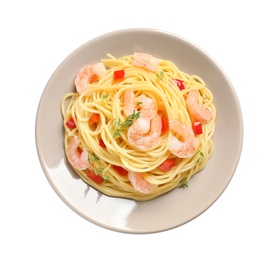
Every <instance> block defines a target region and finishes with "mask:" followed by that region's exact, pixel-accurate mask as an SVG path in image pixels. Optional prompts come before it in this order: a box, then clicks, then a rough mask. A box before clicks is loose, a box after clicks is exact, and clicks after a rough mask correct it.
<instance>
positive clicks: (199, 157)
mask: <svg viewBox="0 0 278 260" xmlns="http://www.w3.org/2000/svg"><path fill="white" fill-rule="evenodd" d="M197 154H198V157H197V158H196V163H199V162H200V160H201V159H202V157H204V154H203V152H202V151H201V150H199V151H198V152H197Z"/></svg>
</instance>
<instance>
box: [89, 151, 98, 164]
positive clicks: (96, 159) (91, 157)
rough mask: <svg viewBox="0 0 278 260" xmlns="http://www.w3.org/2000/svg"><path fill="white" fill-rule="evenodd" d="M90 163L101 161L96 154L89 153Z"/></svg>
mask: <svg viewBox="0 0 278 260" xmlns="http://www.w3.org/2000/svg"><path fill="white" fill-rule="evenodd" d="M88 161H89V163H91V162H94V161H99V158H98V157H97V156H96V155H95V154H94V153H89V154H88Z"/></svg>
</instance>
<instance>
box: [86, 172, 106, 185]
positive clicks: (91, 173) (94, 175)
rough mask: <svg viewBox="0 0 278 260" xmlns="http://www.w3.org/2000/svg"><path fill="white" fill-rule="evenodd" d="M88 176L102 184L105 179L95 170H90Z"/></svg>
mask: <svg viewBox="0 0 278 260" xmlns="http://www.w3.org/2000/svg"><path fill="white" fill-rule="evenodd" d="M87 176H88V178H90V179H91V180H92V181H94V182H95V183H97V184H101V183H102V181H103V178H102V176H101V175H99V174H95V173H94V172H93V171H90V170H89V171H88V172H87Z"/></svg>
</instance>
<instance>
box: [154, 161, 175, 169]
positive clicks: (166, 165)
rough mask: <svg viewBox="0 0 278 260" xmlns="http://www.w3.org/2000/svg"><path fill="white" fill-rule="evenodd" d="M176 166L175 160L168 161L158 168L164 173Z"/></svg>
mask: <svg viewBox="0 0 278 260" xmlns="http://www.w3.org/2000/svg"><path fill="white" fill-rule="evenodd" d="M174 166H175V159H166V160H165V161H164V162H163V163H162V164H160V165H159V166H158V167H157V168H158V169H159V170H161V171H163V172H168V171H170V170H171V169H172V168H173V167H174Z"/></svg>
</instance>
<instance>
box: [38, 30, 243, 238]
mask: <svg viewBox="0 0 278 260" xmlns="http://www.w3.org/2000/svg"><path fill="white" fill-rule="evenodd" d="M134 52H145V53H150V54H152V55H153V56H155V57H157V58H163V59H168V60H171V61H173V62H174V63H175V64H176V65H177V66H178V67H179V68H180V69H181V70H182V71H184V72H186V73H188V74H196V75H198V76H200V77H201V78H202V79H203V80H204V81H205V82H206V83H207V86H208V88H209V89H210V90H211V91H212V93H213V95H214V104H215V107H216V109H217V117H216V130H215V133H214V137H213V140H214V144H215V150H214V153H213V155H212V157H211V158H210V160H209V162H208V164H207V166H206V167H205V169H204V170H202V171H201V172H200V173H198V174H196V175H195V176H194V177H193V178H192V179H191V180H190V182H189V188H188V189H186V188H177V189H175V190H173V191H171V192H169V193H167V194H164V195H162V196H160V197H158V198H155V199H153V200H151V201H147V202H136V201H133V200H129V199H121V198H111V197H109V196H106V195H103V194H101V193H100V192H98V191H97V190H95V189H93V188H91V187H90V186H88V185H87V184H85V183H84V182H83V181H82V180H81V179H80V178H79V177H78V175H77V174H76V173H75V172H74V171H73V169H72V168H71V167H70V165H69V164H68V163H67V159H66V158H65V153H64V144H63V141H64V139H63V133H64V130H63V121H62V115H61V112H60V103H61V100H62V97H63V96H64V94H65V93H67V92H70V91H73V90H74V79H75V76H76V73H77V71H78V70H79V69H80V68H81V67H83V66H85V65H88V64H92V63H94V62H97V61H100V59H102V58H105V57H106V54H107V53H110V54H112V55H113V56H115V57H121V56H123V55H129V54H133V53H134ZM35 132H36V146H37V152H38V157H39V160H40V163H41V165H42V169H43V171H44V173H45V176H46V178H47V179H48V181H49V183H50V185H51V186H52V188H53V189H54V190H55V192H56V193H57V194H58V196H59V197H60V198H61V199H62V200H63V201H64V202H65V203H66V204H67V205H68V206H69V207H70V208H71V209H72V210H73V211H75V212H76V213H77V214H79V215H80V216H81V217H83V218H84V219H86V220H88V221H90V222H92V223H93V224H96V225H99V226H101V227H104V228H107V229H110V230H113V231H119V232H126V233H154V232H160V231H165V230H169V229H172V228H175V227H178V226H180V225H183V224H185V223H187V222H189V221H191V220H192V219H194V218H196V217H197V216H199V215H200V214H201V213H203V212H204V211H206V210H207V209H208V208H209V207H210V206H211V205H212V204H213V203H214V202H215V201H216V200H217V199H218V198H219V196H220V195H221V194H222V193H223V191H224V190H225V189H226V187H227V186H228V184H229V182H230V181H231V179H232V177H233V175H234V172H235V170H236V167H237V165H238V161H239V159H240V154H241V149H242V142H243V121H242V114H241V108H240V104H239V101H238V98H237V95H236V93H235V90H234V88H233V86H232V84H231V82H230V81H229V79H228V78H227V76H226V74H225V73H224V72H223V70H222V69H221V68H220V66H219V65H218V64H216V62H215V61H214V60H213V59H212V58H211V57H210V56H209V55H208V54H206V53H205V52H204V51H203V50H201V49H200V48H199V47H197V46H196V45H195V44H193V43H192V42H190V41H188V40H186V39H184V38H182V37H179V36H177V35H174V34H171V33H168V32H164V31H159V30H154V29H125V30H119V31H115V32H110V33H107V34H105V35H102V36H99V37H97V38H95V39H92V40H90V41H89V42H87V43H85V44H84V45H82V46H81V47H79V48H78V49H76V50H75V51H73V52H72V53H71V54H70V55H69V56H68V57H67V58H66V59H65V60H64V61H63V62H62V63H61V64H60V65H59V67H58V68H57V69H56V70H55V72H54V73H53V75H52V76H51V78H50V79H49V81H48V83H47V85H46V87H45V89H44V91H43V94H42V97H41V100H40V103H39V106H38V111H37V117H36V129H35Z"/></svg>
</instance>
